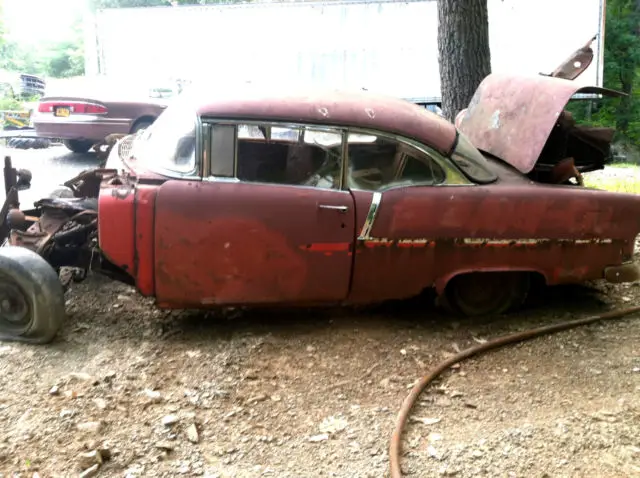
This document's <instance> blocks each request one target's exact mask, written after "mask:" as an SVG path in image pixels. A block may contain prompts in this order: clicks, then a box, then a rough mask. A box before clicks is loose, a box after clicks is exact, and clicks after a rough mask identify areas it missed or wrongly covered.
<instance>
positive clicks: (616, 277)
mask: <svg viewBox="0 0 640 478" xmlns="http://www.w3.org/2000/svg"><path fill="white" fill-rule="evenodd" d="M604 279H605V280H606V281H607V282H611V283H613V284H621V283H624V282H636V281H639V280H640V265H638V264H637V263H636V262H625V263H624V264H620V265H618V266H610V267H607V268H606V269H605V270H604Z"/></svg>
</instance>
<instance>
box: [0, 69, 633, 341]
mask: <svg viewBox="0 0 640 478" xmlns="http://www.w3.org/2000/svg"><path fill="white" fill-rule="evenodd" d="M580 91H592V92H599V93H602V94H615V93H614V92H611V91H609V90H604V89H599V88H592V87H581V86H580V85H578V84H576V83H575V82H573V81H571V80H568V79H563V78H554V77H544V76H539V77H531V78H528V77H527V78H523V77H516V76H504V75H490V76H489V77H488V78H487V79H486V80H485V81H484V82H483V83H482V84H481V85H480V87H479V88H478V91H477V93H476V95H475V97H474V98H473V100H472V101H471V104H470V106H469V108H468V109H467V110H466V111H465V112H464V114H463V115H462V116H461V117H460V118H459V121H458V122H459V128H456V126H454V125H453V124H452V123H450V122H448V121H446V120H445V119H443V118H441V117H439V116H437V115H435V114H433V113H430V112H429V111H426V110H425V109H423V108H421V107H419V106H416V105H413V104H411V103H409V102H406V101H403V100H399V99H395V98H390V97H385V96H379V95H376V94H373V93H370V92H364V91H361V92H335V91H331V92H313V91H305V92H300V93H296V92H294V91H287V92H279V91H271V90H269V91H264V90H262V89H260V88H259V87H257V86H256V85H253V86H252V85H245V86H243V87H242V88H240V89H239V91H237V92H230V91H227V92H225V93H224V95H215V94H213V93H211V92H208V93H207V92H204V93H202V94H197V93H192V94H185V95H184V96H181V97H179V98H178V99H177V100H176V101H175V103H173V104H172V105H170V106H169V107H168V108H167V109H166V110H165V111H164V112H163V113H162V115H160V117H159V118H158V119H157V120H156V121H155V122H154V124H153V125H152V126H150V127H149V128H148V129H147V130H145V132H143V133H140V134H137V135H135V136H131V137H127V138H124V139H122V140H120V141H119V142H118V144H117V145H116V147H114V149H113V150H112V151H111V154H110V156H109V158H108V161H107V163H106V166H105V167H104V168H100V169H95V170H90V171H86V172H84V173H82V174H81V175H79V176H78V177H76V178H74V179H72V180H70V181H69V182H67V183H66V185H65V186H66V188H67V191H68V194H67V195H66V196H69V197H63V196H65V195H59V196H58V197H49V198H45V199H42V200H40V201H39V202H37V203H36V204H35V207H34V208H33V209H25V210H20V209H19V203H18V198H17V193H16V191H15V188H13V187H11V186H12V180H11V174H10V173H11V167H10V165H9V166H7V169H6V171H8V172H9V173H8V174H5V182H6V183H7V187H8V188H9V194H8V197H7V201H6V202H5V205H4V209H3V211H2V218H5V219H4V220H3V222H2V227H1V228H0V233H1V234H2V237H4V238H6V241H5V247H2V248H0V336H1V338H3V339H6V340H23V341H27V342H32V343H45V342H48V341H50V340H52V339H53V337H54V336H55V334H56V331H57V329H58V328H59V326H60V323H61V322H62V320H63V319H62V318H63V317H64V300H63V285H61V281H60V280H59V277H58V275H57V274H56V272H60V271H61V270H66V271H69V270H71V271H74V273H73V274H72V277H73V278H75V279H76V280H81V279H82V278H84V277H85V276H86V273H87V271H88V270H92V271H94V272H96V271H97V272H100V273H103V274H106V275H108V276H110V277H112V278H115V279H117V280H120V281H123V282H126V283H128V284H132V285H135V287H136V288H137V290H138V291H139V292H140V293H141V294H142V295H144V296H152V297H154V298H155V300H156V303H157V305H158V306H159V307H161V308H180V309H182V308H210V307H226V306H269V305H271V306H275V305H278V306H319V305H327V304H331V305H335V304H368V303H373V302H380V301H385V300H389V299H403V298H409V297H412V296H415V295H417V294H420V293H421V292H422V291H424V290H425V289H429V288H435V291H436V292H437V294H438V295H439V297H440V298H441V299H442V300H441V303H442V304H443V305H445V306H447V307H448V308H450V309H451V310H453V311H456V312H459V313H462V314H466V315H471V316H473V315H481V314H499V313H504V312H506V311H509V310H512V309H514V308H517V307H519V306H520V305H521V304H522V303H523V301H524V300H525V299H526V297H527V294H528V291H529V290H530V287H531V284H532V281H534V280H540V281H542V282H544V283H545V284H548V285H555V284H567V283H579V282H583V281H587V280H592V279H606V280H608V281H611V282H625V281H636V280H638V279H639V278H640V273H639V268H638V266H637V265H636V264H635V263H634V262H633V260H632V257H633V249H634V241H635V239H636V236H637V235H638V234H639V233H640V197H639V196H637V195H633V194H623V193H612V192H606V191H601V190H595V189H589V188H587V187H584V186H583V185H582V184H581V175H582V173H584V172H585V171H591V170H595V169H600V168H603V167H604V165H605V164H606V162H607V158H608V156H609V154H610V140H611V138H612V132H611V131H609V130H603V129H598V128H587V127H584V126H579V125H575V124H574V123H572V120H571V117H570V115H569V114H568V113H566V112H563V108H564V107H565V104H566V103H567V102H568V101H569V99H570V98H571V97H572V96H573V95H574V94H575V93H577V92H580ZM534 93H535V94H536V95H537V96H536V98H537V99H536V101H535V102H533V103H532V102H531V98H532V95H533V94H534ZM523 106H527V107H526V108H524V107H523ZM479 148H480V149H479ZM69 268H70V269H69Z"/></svg>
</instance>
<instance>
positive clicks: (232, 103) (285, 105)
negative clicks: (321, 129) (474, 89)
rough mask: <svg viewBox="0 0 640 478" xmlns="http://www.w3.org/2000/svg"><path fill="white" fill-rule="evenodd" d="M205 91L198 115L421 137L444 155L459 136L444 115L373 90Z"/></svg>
mask: <svg viewBox="0 0 640 478" xmlns="http://www.w3.org/2000/svg"><path fill="white" fill-rule="evenodd" d="M199 93H203V92H199ZM204 94H205V97H204V98H203V97H202V95H201V96H199V97H198V98H197V100H195V102H196V109H197V112H198V114H199V115H202V116H204V117H220V118H229V119H245V120H246V119H247V118H259V119H264V120H272V121H286V122H295V123H300V122H302V123H305V122H307V123H318V122H320V123H321V124H326V125H337V126H353V127H360V128H371V129H377V130H383V131H389V132H391V133H398V134H402V135H403V136H406V137H409V138H413V139H416V140H418V141H420V142H422V143H425V144H428V145H430V146H432V147H433V148H435V149H437V150H438V151H440V152H441V153H443V154H448V153H449V152H450V151H451V149H452V148H453V145H454V143H455V140H456V130H455V127H454V126H453V124H451V123H450V122H448V121H447V120H445V119H444V118H441V117H439V116H438V115H436V114H434V113H431V112H430V111H427V110H426V109H425V108H421V107H419V106H417V105H415V104H412V103H410V102H409V101H405V100H401V99H398V98H393V97H390V96H384V95H378V94H375V93H372V92H366V91H359V92H353V91H350V92H336V91H330V92H315V93H314V92H309V91H303V92H300V93H296V92H290V91H285V92H278V91H277V90H276V89H271V88H269V90H266V89H265V90H260V89H259V88H258V87H257V86H256V85H253V86H251V85H249V86H248V87H247V88H246V89H245V88H239V90H233V91H230V92H228V94H225V95H217V94H216V93H215V92H204ZM207 94H210V95H211V96H210V97H208V98H207V97H206V95H207ZM211 98H213V99H211ZM325 113H326V114H325Z"/></svg>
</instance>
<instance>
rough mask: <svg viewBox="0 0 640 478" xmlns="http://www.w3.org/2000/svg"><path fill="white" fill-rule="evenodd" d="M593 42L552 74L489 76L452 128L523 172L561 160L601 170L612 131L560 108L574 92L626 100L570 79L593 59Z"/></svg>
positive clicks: (581, 168) (543, 169) (545, 170)
mask: <svg viewBox="0 0 640 478" xmlns="http://www.w3.org/2000/svg"><path fill="white" fill-rule="evenodd" d="M595 38H596V37H593V38H591V39H590V40H589V41H588V42H587V43H586V44H585V45H583V46H582V47H580V48H579V49H577V50H576V51H574V52H573V53H572V54H571V55H570V56H569V57H567V59H565V61H564V62H563V63H562V64H561V65H560V66H558V67H557V68H556V69H555V70H554V71H553V72H552V73H550V74H542V73H541V74H540V76H537V77H535V76H534V77H522V76H516V75H500V74H492V75H489V76H488V77H486V78H485V79H484V81H483V82H482V83H481V84H480V86H479V87H478V89H477V90H476V92H475V94H474V96H473V98H472V99H471V102H470V104H469V107H468V108H467V109H465V110H462V111H461V112H460V113H459V114H458V116H457V117H456V121H455V122H456V126H457V127H458V129H459V130H460V131H461V132H462V133H464V134H465V135H467V137H468V138H469V139H470V140H471V142H472V143H473V144H474V145H475V146H476V147H477V148H478V149H480V150H482V151H484V152H485V153H489V154H491V155H493V156H495V157H497V158H499V159H501V160H503V161H505V162H506V163H508V164H510V165H511V166H513V167H514V168H516V169H517V170H519V171H520V172H521V173H523V174H529V173H531V172H532V171H533V170H534V169H535V170H536V172H537V173H541V174H542V175H543V176H544V174H546V173H548V172H550V171H551V170H552V169H553V168H554V167H555V166H556V165H557V164H558V163H560V162H561V161H563V160H571V163H572V164H574V165H575V167H576V168H577V169H578V171H580V172H587V171H593V170H596V169H602V168H603V167H604V164H605V163H606V162H607V160H608V158H609V157H610V147H611V141H612V139H613V135H614V133H615V131H614V130H613V129H611V128H594V127H589V126H583V125H577V124H576V123H575V121H574V120H573V118H572V116H571V114H570V113H569V112H568V111H565V110H564V108H565V106H566V105H567V103H568V102H569V100H570V99H571V98H572V97H573V96H574V95H575V94H576V93H591V94H599V95H603V96H624V93H621V92H618V91H614V90H609V89H607V88H599V87H596V86H589V85H580V84H578V83H576V82H574V81H573V80H575V79H576V78H577V77H578V76H580V75H581V74H582V73H583V72H584V71H585V70H586V69H587V68H588V67H589V65H590V64H591V62H592V60H593V50H592V49H591V43H592V42H593V41H594V40H595Z"/></svg>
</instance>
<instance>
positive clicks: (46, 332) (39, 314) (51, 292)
mask: <svg viewBox="0 0 640 478" xmlns="http://www.w3.org/2000/svg"><path fill="white" fill-rule="evenodd" d="M64 318H65V309H64V292H63V290H62V284H61V283H60V279H59V278H58V275H57V274H56V272H55V271H54V270H53V268H52V267H51V266H50V265H49V264H48V263H47V262H46V261H45V260H44V259H43V258H42V257H41V256H40V255H38V254H36V253H35V252H33V251H31V250H29V249H26V248H24V247H16V246H7V247H2V248H0V340H6V341H16V342H26V343H31V344H46V343H48V342H51V341H52V340H53V338H54V337H55V336H56V334H57V332H58V330H59V329H60V327H61V325H62V323H63V321H64Z"/></svg>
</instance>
